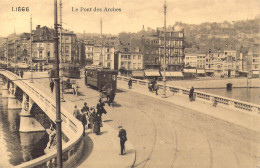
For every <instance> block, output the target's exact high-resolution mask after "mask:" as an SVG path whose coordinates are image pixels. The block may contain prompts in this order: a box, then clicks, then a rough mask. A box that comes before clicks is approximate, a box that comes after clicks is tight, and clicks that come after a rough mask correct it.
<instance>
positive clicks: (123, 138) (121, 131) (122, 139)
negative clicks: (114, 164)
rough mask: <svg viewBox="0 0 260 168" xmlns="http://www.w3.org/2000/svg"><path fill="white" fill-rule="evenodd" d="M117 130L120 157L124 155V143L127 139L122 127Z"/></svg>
mask: <svg viewBox="0 0 260 168" xmlns="http://www.w3.org/2000/svg"><path fill="white" fill-rule="evenodd" d="M118 128H119V129H120V130H119V134H118V137H119V138H120V147H121V153H120V155H124V151H125V141H127V137H126V130H125V129H123V127H122V126H119V127H118Z"/></svg>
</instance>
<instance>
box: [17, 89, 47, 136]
mask: <svg viewBox="0 0 260 168" xmlns="http://www.w3.org/2000/svg"><path fill="white" fill-rule="evenodd" d="M33 104H34V101H33V100H32V99H31V98H30V97H28V96H27V95H26V94H25V93H24V94H23V102H22V111H21V113H20V117H21V119H20V129H19V131H20V132H41V131H45V128H44V127H43V126H42V125H41V124H40V123H39V122H38V121H37V120H36V119H35V118H34V117H33V116H32V114H31V110H32V106H33Z"/></svg>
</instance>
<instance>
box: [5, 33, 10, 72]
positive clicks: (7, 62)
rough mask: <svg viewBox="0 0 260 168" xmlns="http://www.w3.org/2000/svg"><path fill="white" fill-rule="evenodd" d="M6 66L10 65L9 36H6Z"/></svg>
mask: <svg viewBox="0 0 260 168" xmlns="http://www.w3.org/2000/svg"><path fill="white" fill-rule="evenodd" d="M5 54H6V67H8V64H9V61H8V38H6V53H5Z"/></svg>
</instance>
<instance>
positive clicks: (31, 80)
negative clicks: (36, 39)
mask: <svg viewBox="0 0 260 168" xmlns="http://www.w3.org/2000/svg"><path fill="white" fill-rule="evenodd" d="M30 31H31V33H30V57H31V61H30V67H31V68H30V71H31V79H30V83H33V68H32V60H33V59H32V15H31V17H30Z"/></svg>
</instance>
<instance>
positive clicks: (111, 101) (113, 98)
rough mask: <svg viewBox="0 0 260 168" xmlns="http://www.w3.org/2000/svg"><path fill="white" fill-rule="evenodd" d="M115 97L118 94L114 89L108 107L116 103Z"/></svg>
mask: <svg viewBox="0 0 260 168" xmlns="http://www.w3.org/2000/svg"><path fill="white" fill-rule="evenodd" d="M115 96H116V93H115V91H114V90H113V89H112V90H111V93H110V99H109V101H108V105H109V106H110V104H111V103H113V102H114V100H115Z"/></svg>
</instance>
